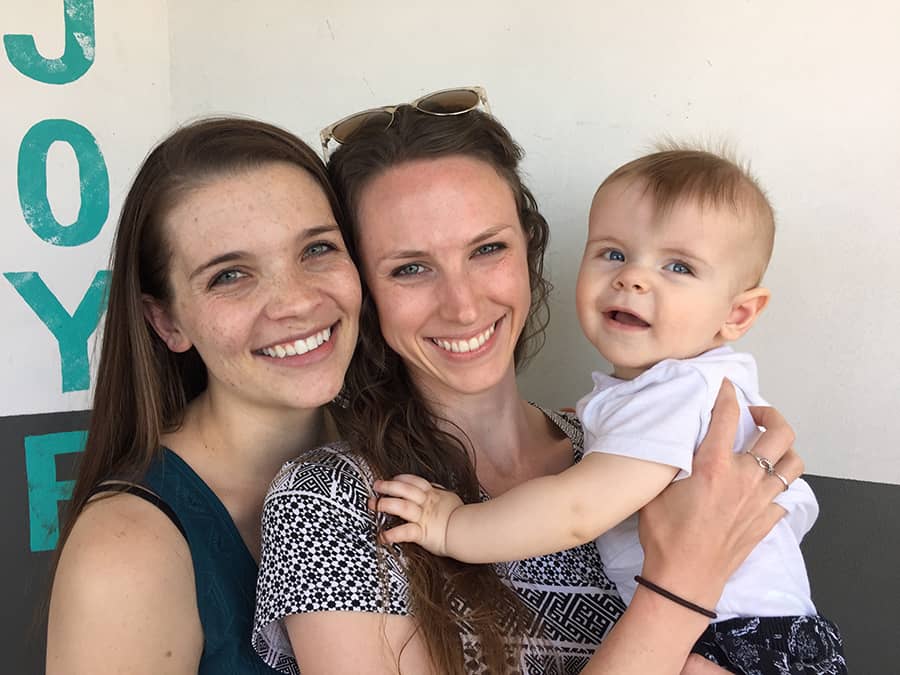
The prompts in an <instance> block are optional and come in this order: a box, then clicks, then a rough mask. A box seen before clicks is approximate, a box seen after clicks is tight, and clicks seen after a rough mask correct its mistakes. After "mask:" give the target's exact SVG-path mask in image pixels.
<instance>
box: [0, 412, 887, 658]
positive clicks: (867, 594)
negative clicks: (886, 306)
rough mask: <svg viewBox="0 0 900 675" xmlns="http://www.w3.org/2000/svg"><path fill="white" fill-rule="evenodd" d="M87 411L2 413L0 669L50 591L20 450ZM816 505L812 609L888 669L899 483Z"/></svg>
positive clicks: (31, 649)
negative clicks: (33, 535) (34, 538)
mask: <svg viewBox="0 0 900 675" xmlns="http://www.w3.org/2000/svg"><path fill="white" fill-rule="evenodd" d="M86 423H87V413H86V412H83V411H82V412H75V413H51V414H45V415H27V416H21V417H0V481H2V489H0V508H2V513H4V514H5V516H4V518H3V529H2V532H0V537H2V541H3V542H4V543H5V549H4V554H3V556H2V557H0V575H2V584H3V589H2V595H0V597H2V598H4V601H3V602H0V628H2V630H0V636H2V637H0V639H2V640H3V641H5V642H4V643H3V644H0V653H2V654H4V657H3V665H4V668H3V670H4V672H12V673H34V674H35V675H37V674H39V673H43V672H44V667H43V649H44V628H43V626H41V625H38V626H35V620H36V619H39V609H40V605H41V604H42V603H43V601H44V598H45V594H46V592H47V588H46V586H47V573H48V568H49V564H50V561H51V558H52V556H51V554H50V553H32V552H31V551H30V544H29V542H30V533H29V522H28V502H27V483H26V476H25V450H24V444H23V439H24V438H25V437H26V436H30V435H39V434H49V433H59V432H66V431H77V430H80V429H84V428H85V426H86ZM72 459H73V456H71V455H61V456H60V457H59V458H57V461H56V472H57V476H58V478H59V479H60V480H66V479H70V478H73V477H74V462H73V461H72ZM808 479H809V482H810V484H811V485H812V486H813V489H814V490H815V491H816V495H817V496H818V498H819V503H820V504H821V507H822V512H821V515H820V516H819V521H818V523H817V524H816V526H815V527H814V528H813V530H812V532H810V533H809V535H808V536H807V538H806V540H805V541H804V543H803V549H804V553H805V555H806V559H807V564H808V567H809V572H810V580H811V583H812V587H813V598H814V600H815V602H816V605H817V607H818V608H819V611H820V612H821V613H822V614H824V615H826V616H828V617H829V618H831V619H832V620H834V621H835V622H836V623H837V624H838V625H839V626H840V627H841V630H842V631H843V633H844V637H845V641H846V647H847V657H848V662H849V664H850V672H851V673H856V674H863V675H867V674H868V673H882V672H888V671H887V670H885V669H886V668H887V667H888V666H889V664H893V665H892V666H891V667H896V664H900V639H898V628H897V626H898V625H900V621H898V619H897V617H895V616H894V615H893V609H894V608H893V605H895V604H896V603H897V601H898V599H900V574H898V571H900V525H898V514H900V486H897V485H886V484H882V483H866V482H862V481H855V480H846V479H838V478H825V477H822V476H808Z"/></svg>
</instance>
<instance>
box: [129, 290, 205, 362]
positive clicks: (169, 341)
mask: <svg viewBox="0 0 900 675" xmlns="http://www.w3.org/2000/svg"><path fill="white" fill-rule="evenodd" d="M141 299H142V300H143V303H144V317H145V318H146V319H147V321H148V322H149V323H150V325H151V326H153V330H154V331H155V332H156V334H157V335H159V337H160V338H161V339H162V341H163V342H165V343H166V346H167V347H168V348H169V349H170V350H171V351H173V352H186V351H187V350H188V349H190V348H191V346H192V345H191V341H190V340H188V339H187V337H186V336H185V335H184V333H182V332H181V329H180V328H179V327H178V323H177V322H176V321H175V319H174V317H173V316H172V313H171V311H170V310H169V308H168V307H166V306H165V305H164V304H163V303H161V302H160V301H159V300H157V299H156V298H154V297H152V296H150V295H147V294H146V293H145V294H144V295H143V297H142V298H141Z"/></svg>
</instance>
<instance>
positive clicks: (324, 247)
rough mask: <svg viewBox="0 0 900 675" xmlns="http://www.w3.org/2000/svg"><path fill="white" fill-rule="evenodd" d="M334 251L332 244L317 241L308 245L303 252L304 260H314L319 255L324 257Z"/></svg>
mask: <svg viewBox="0 0 900 675" xmlns="http://www.w3.org/2000/svg"><path fill="white" fill-rule="evenodd" d="M334 250H336V248H335V246H334V244H332V243H331V242H328V241H317V242H316V243H315V244H310V245H309V246H307V247H306V249H305V250H304V251H303V257H304V258H316V257H318V256H321V255H325V254H326V253H330V252H331V251H334Z"/></svg>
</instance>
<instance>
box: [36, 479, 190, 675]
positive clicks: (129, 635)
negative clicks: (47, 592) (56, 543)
mask: <svg viewBox="0 0 900 675" xmlns="http://www.w3.org/2000/svg"><path fill="white" fill-rule="evenodd" d="M202 645H203V633H202V628H201V626H200V618H199V614H198V612H197V600H196V591H195V586H194V572H193V565H192V561H191V555H190V550H189V549H188V545H187V542H186V541H185V540H184V538H183V537H182V535H181V533H180V532H179V531H178V528H177V527H176V526H175V525H174V524H173V523H172V521H171V520H169V518H168V517H167V516H166V515H165V514H164V513H163V512H162V511H160V510H159V509H158V508H156V507H155V506H154V505H152V504H150V503H149V502H146V501H144V500H142V499H140V498H138V497H135V496H132V495H126V494H119V495H115V496H110V497H101V498H99V499H95V500H94V501H92V502H91V503H89V504H88V505H87V506H86V507H85V508H84V510H83V511H82V513H81V514H80V515H79V516H78V519H77V521H76V522H75V525H74V527H73V528H72V532H71V534H70V536H69V538H68V540H67V541H66V544H65V547H64V548H63V551H62V554H61V556H60V560H59V566H58V568H57V571H56V576H55V578H54V582H53V593H52V596H51V601H50V617H49V627H48V647H47V673H48V675H52V674H53V673H56V672H62V671H63V670H65V672H66V673H73V674H76V673H82V672H83V673H106V672H121V671H127V672H130V673H145V672H146V673H151V672H171V673H181V672H184V673H188V672H193V673H196V672H197V664H198V662H199V657H200V652H201V651H202Z"/></svg>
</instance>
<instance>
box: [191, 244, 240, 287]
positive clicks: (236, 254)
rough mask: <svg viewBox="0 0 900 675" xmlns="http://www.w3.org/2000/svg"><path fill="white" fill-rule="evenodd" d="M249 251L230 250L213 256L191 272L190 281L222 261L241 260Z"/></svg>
mask: <svg viewBox="0 0 900 675" xmlns="http://www.w3.org/2000/svg"><path fill="white" fill-rule="evenodd" d="M248 255H250V254H249V253H247V252H246V251H229V252H228V253H223V254H222V255H217V256H216V257H215V258H212V259H210V260H208V261H206V262H205V263H203V264H202V265H200V266H199V267H198V268H197V269H195V270H194V271H193V272H191V275H190V276H189V277H188V281H192V280H193V279H194V278H195V277H198V276H200V275H201V274H203V273H204V272H205V271H206V270H208V269H210V268H211V267H215V266H216V265H221V264H222V263H227V262H233V261H235V260H240V259H241V258H246V257H247V256H248Z"/></svg>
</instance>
